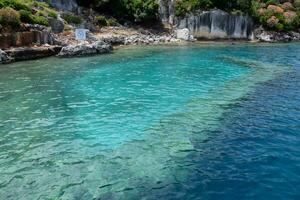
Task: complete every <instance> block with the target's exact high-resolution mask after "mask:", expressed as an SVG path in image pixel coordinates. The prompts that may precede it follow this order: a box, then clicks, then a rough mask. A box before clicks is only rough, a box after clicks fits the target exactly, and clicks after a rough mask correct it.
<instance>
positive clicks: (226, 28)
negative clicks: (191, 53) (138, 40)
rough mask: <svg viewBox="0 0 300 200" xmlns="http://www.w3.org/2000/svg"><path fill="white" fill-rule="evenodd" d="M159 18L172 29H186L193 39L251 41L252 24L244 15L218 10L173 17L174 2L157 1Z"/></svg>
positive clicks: (200, 11)
mask: <svg viewBox="0 0 300 200" xmlns="http://www.w3.org/2000/svg"><path fill="white" fill-rule="evenodd" d="M158 3H159V17H160V20H161V21H162V23H163V24H165V25H166V24H169V25H170V26H171V27H173V28H174V29H184V28H187V29H189V31H190V34H191V35H193V36H194V37H195V38H203V39H252V36H253V34H252V31H253V22H252V19H251V18H250V17H249V16H246V15H232V14H229V13H227V12H224V11H222V10H219V9H215V10H210V11H202V10H196V11H193V12H190V13H187V14H186V15H185V16H181V17H177V16H175V6H174V4H175V1H174V0H159V1H158Z"/></svg>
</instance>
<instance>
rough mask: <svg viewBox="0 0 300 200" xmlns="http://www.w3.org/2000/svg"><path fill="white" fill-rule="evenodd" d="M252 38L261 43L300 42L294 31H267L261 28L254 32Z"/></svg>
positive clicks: (299, 36)
mask: <svg viewBox="0 0 300 200" xmlns="http://www.w3.org/2000/svg"><path fill="white" fill-rule="evenodd" d="M254 38H255V39H256V40H258V41H261V42H290V41H300V33H299V32H295V31H289V32H277V31H267V30H265V29H264V28H263V27H259V28H256V29H255V30H254Z"/></svg>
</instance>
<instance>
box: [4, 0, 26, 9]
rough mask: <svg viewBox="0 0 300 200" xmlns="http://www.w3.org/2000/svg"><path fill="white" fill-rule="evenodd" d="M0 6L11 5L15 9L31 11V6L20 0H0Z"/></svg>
mask: <svg viewBox="0 0 300 200" xmlns="http://www.w3.org/2000/svg"><path fill="white" fill-rule="evenodd" d="M0 7H1V8H4V7H11V8H13V9H14V10H17V11H18V10H27V11H31V8H30V7H29V6H27V5H26V4H25V3H23V2H22V1H20V0H0Z"/></svg>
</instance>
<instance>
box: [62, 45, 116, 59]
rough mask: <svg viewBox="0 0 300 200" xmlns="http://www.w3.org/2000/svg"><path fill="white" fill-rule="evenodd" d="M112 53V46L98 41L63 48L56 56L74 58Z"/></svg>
mask: <svg viewBox="0 0 300 200" xmlns="http://www.w3.org/2000/svg"><path fill="white" fill-rule="evenodd" d="M111 51H112V46H111V45H110V44H107V43H105V42H103V41H98V42H95V43H92V44H78V45H70V46H66V47H63V48H62V50H61V51H60V53H59V54H58V56H60V57H74V56H86V55H95V54H103V53H109V52H111Z"/></svg>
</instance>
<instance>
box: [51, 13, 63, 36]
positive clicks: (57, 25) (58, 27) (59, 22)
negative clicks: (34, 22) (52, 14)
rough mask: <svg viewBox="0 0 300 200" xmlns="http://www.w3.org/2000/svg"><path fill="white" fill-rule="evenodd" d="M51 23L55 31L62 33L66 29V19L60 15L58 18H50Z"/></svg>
mask: <svg viewBox="0 0 300 200" xmlns="http://www.w3.org/2000/svg"><path fill="white" fill-rule="evenodd" d="M49 25H50V26H51V30H52V32H53V33H61V32H63V31H64V28H65V24H64V20H63V19H61V18H60V17H58V18H57V19H56V18H50V19H49Z"/></svg>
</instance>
